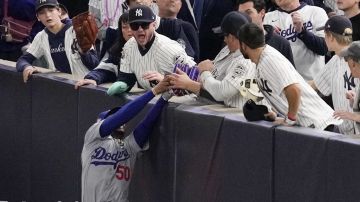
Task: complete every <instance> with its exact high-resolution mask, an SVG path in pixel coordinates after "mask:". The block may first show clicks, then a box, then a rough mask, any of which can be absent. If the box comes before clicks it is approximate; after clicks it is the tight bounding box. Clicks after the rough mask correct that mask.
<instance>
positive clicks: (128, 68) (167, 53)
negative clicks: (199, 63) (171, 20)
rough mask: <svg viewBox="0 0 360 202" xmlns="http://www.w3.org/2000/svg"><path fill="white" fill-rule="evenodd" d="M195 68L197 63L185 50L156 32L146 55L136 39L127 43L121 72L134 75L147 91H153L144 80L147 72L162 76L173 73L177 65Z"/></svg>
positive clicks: (149, 84)
mask: <svg viewBox="0 0 360 202" xmlns="http://www.w3.org/2000/svg"><path fill="white" fill-rule="evenodd" d="M177 63H179V64H188V65H189V66H194V65H195V62H194V61H193V60H192V58H191V57H189V56H188V55H187V54H186V52H185V50H184V49H183V48H182V47H181V46H180V45H179V43H177V42H176V41H173V40H171V39H169V38H167V37H166V36H163V35H161V34H158V33H156V32H155V40H154V42H153V44H152V45H151V47H150V49H149V50H148V52H147V53H146V54H145V55H141V53H140V51H139V48H138V44H137V42H136V40H135V38H131V39H129V41H127V42H126V44H125V46H124V48H123V53H122V59H121V65H120V71H121V72H125V73H134V74H135V76H136V79H137V81H138V83H139V84H140V85H141V86H142V87H143V88H144V89H146V90H149V89H151V87H152V86H151V83H150V82H149V81H148V80H145V79H144V78H143V74H144V73H145V72H147V71H157V72H159V73H161V74H164V73H165V72H172V70H173V67H174V66H175V64H177Z"/></svg>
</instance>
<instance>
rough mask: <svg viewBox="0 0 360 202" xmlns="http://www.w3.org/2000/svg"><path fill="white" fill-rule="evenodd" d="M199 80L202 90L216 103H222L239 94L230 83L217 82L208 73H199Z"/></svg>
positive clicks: (226, 81) (225, 81)
mask: <svg viewBox="0 0 360 202" xmlns="http://www.w3.org/2000/svg"><path fill="white" fill-rule="evenodd" d="M200 79H201V82H202V84H203V88H204V89H205V90H206V91H208V92H209V93H210V94H211V95H212V96H213V97H214V99H215V100H216V101H224V100H225V99H227V98H231V97H233V96H234V95H237V94H239V90H238V89H236V88H235V87H234V86H233V84H232V83H230V82H229V81H228V80H222V81H219V80H217V79H215V78H214V77H212V74H211V72H209V71H204V72H203V73H201V76H200Z"/></svg>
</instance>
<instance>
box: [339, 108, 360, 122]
mask: <svg viewBox="0 0 360 202" xmlns="http://www.w3.org/2000/svg"><path fill="white" fill-rule="evenodd" d="M333 116H334V118H340V119H346V120H351V121H356V122H360V114H356V113H353V112H347V111H344V110H336V111H335V112H334V115H333Z"/></svg>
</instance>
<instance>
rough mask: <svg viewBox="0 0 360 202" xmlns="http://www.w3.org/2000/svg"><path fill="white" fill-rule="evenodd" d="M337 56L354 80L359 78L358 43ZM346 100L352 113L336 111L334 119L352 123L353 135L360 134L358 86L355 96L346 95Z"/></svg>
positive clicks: (359, 46) (359, 52)
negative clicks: (345, 63) (340, 58)
mask: <svg viewBox="0 0 360 202" xmlns="http://www.w3.org/2000/svg"><path fill="white" fill-rule="evenodd" d="M339 56H341V57H344V58H345V60H346V61H347V63H348V65H349V67H350V70H351V73H352V75H353V76H354V77H355V78H360V41H354V42H352V43H351V44H350V46H349V47H348V48H347V49H345V50H343V51H342V52H341V53H340V54H339ZM358 85H359V84H358ZM347 98H348V99H349V103H350V105H351V106H352V108H353V111H354V112H351V111H345V110H337V111H335V113H334V116H335V117H339V118H342V119H345V120H351V121H354V122H355V124H356V127H355V131H356V132H355V133H356V134H357V135H359V134H360V90H359V86H357V92H356V95H355V94H352V93H348V94H347Z"/></svg>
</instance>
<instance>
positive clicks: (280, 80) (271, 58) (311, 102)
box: [256, 45, 342, 130]
mask: <svg viewBox="0 0 360 202" xmlns="http://www.w3.org/2000/svg"><path fill="white" fill-rule="evenodd" d="M256 69H257V73H256V77H257V82H258V85H259V88H260V89H261V91H262V92H263V94H264V96H265V97H266V98H267V99H268V101H269V102H270V103H271V104H272V106H273V107H274V108H275V109H276V110H277V111H278V112H279V113H281V114H283V115H284V116H285V115H287V113H288V102H287V99H286V96H285V93H284V88H285V87H287V86H289V85H291V84H295V83H297V84H299V85H300V90H301V98H300V99H301V100H300V106H299V110H298V114H297V120H296V124H298V125H300V126H304V127H314V128H317V129H322V130H323V129H325V128H326V127H327V126H328V125H330V124H335V125H339V124H340V123H342V121H341V120H336V119H334V118H333V113H334V110H333V109H331V107H330V106H329V105H327V104H326V103H325V102H324V101H323V100H322V99H321V98H320V97H319V96H318V94H317V93H316V92H315V90H314V89H312V88H311V86H310V85H309V84H308V83H307V82H306V81H305V80H304V79H303V78H302V77H301V75H300V74H299V73H298V72H297V71H296V70H295V68H294V66H293V65H292V64H291V63H290V62H289V61H288V60H287V59H286V58H285V57H284V56H283V55H282V54H281V53H279V52H278V51H277V50H276V49H274V48H272V47H271V46H269V45H266V46H265V48H264V50H263V52H262V53H261V56H260V58H259V63H258V65H257V67H256Z"/></svg>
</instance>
